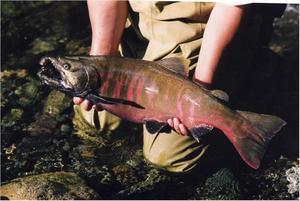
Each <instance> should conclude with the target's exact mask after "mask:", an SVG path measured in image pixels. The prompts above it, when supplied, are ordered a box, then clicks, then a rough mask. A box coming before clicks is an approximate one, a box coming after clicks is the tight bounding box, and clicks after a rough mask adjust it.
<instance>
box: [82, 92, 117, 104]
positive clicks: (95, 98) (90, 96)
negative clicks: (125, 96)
mask: <svg viewBox="0 0 300 201" xmlns="http://www.w3.org/2000/svg"><path fill="white" fill-rule="evenodd" d="M86 99H88V100H89V101H91V102H92V104H98V103H103V104H116V103H118V102H115V101H112V100H109V99H106V98H105V97H101V96H97V95H94V94H88V95H87V97H86Z"/></svg>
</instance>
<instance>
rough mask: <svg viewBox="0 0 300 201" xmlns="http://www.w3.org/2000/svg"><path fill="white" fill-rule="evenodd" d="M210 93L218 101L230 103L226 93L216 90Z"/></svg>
mask: <svg viewBox="0 0 300 201" xmlns="http://www.w3.org/2000/svg"><path fill="white" fill-rule="evenodd" d="M210 93H211V94H212V95H213V96H215V97H217V98H218V99H221V100H222V101H225V102H228V101H229V96H228V94H227V93H226V92H225V91H222V90H219V89H215V90H211V91H210Z"/></svg>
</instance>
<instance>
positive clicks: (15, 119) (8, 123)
mask: <svg viewBox="0 0 300 201" xmlns="http://www.w3.org/2000/svg"><path fill="white" fill-rule="evenodd" d="M23 113H24V110H23V109H20V108H12V109H11V110H10V112H9V113H8V114H6V115H5V116H4V117H2V119H1V126H4V127H12V126H14V125H16V124H18V123H19V122H20V121H21V119H22V116H23Z"/></svg>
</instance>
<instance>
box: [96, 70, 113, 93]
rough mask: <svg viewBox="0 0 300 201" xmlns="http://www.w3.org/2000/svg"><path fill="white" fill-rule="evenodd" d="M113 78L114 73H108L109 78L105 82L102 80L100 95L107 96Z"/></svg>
mask: <svg viewBox="0 0 300 201" xmlns="http://www.w3.org/2000/svg"><path fill="white" fill-rule="evenodd" d="M112 77H113V73H112V72H108V73H107V77H106V79H105V80H102V79H101V82H102V83H101V87H100V92H99V93H100V94H106V92H107V90H108V88H109V85H110V84H111V83H112V82H111V79H112Z"/></svg>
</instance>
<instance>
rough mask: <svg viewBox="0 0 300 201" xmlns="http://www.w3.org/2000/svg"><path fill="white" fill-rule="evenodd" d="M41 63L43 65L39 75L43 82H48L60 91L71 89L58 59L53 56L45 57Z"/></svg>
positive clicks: (47, 83)
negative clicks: (67, 84)
mask: <svg viewBox="0 0 300 201" xmlns="http://www.w3.org/2000/svg"><path fill="white" fill-rule="evenodd" d="M39 64H40V65H41V66H42V67H41V70H40V71H39V72H38V74H37V75H38V76H39V78H40V79H41V81H42V84H46V85H48V86H50V87H53V88H56V89H58V90H60V91H69V90H70V88H69V87H67V86H66V83H65V82H64V79H63V78H64V73H63V72H62V71H61V70H59V64H58V61H57V59H55V58H52V57H43V58H42V59H41V60H40V62H39Z"/></svg>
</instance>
